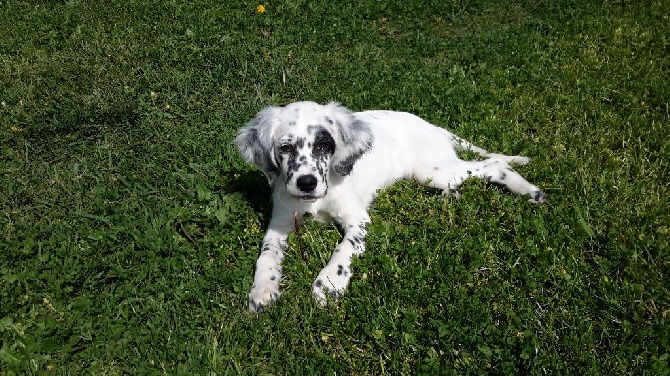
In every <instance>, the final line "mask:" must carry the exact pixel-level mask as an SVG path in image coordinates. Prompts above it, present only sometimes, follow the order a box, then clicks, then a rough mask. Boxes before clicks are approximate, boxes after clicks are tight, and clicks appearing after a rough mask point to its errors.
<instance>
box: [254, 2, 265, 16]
mask: <svg viewBox="0 0 670 376" xmlns="http://www.w3.org/2000/svg"><path fill="white" fill-rule="evenodd" d="M256 12H258V13H260V14H263V13H265V5H263V4H258V6H257V7H256Z"/></svg>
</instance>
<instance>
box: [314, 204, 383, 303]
mask: <svg viewBox="0 0 670 376" xmlns="http://www.w3.org/2000/svg"><path fill="white" fill-rule="evenodd" d="M369 222H370V218H369V217H368V216H367V215H365V217H364V218H361V219H359V220H357V221H356V220H354V221H349V222H348V223H345V224H343V228H344V238H343V239H342V242H340V244H339V245H338V246H337V247H336V248H335V251H334V252H333V256H332V257H331V259H330V261H329V262H328V265H326V267H325V268H323V269H322V270H321V272H320V273H319V275H318V277H316V281H314V283H313V284H312V294H313V295H314V298H315V299H316V301H317V302H319V304H321V305H322V306H325V305H326V304H327V302H328V300H327V298H326V297H327V296H328V295H330V296H331V297H332V298H333V299H337V298H339V297H340V296H341V295H342V294H343V293H344V290H345V289H346V288H347V286H348V285H349V280H350V279H351V261H352V260H351V258H352V257H353V256H358V255H360V254H362V253H363V252H364V251H365V235H366V234H367V230H366V225H367V224H368V223H369Z"/></svg>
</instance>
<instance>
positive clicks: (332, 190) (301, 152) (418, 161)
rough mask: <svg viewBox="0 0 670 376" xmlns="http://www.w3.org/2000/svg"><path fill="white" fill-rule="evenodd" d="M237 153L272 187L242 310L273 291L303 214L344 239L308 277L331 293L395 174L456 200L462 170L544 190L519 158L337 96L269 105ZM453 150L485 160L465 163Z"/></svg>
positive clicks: (319, 294)
mask: <svg viewBox="0 0 670 376" xmlns="http://www.w3.org/2000/svg"><path fill="white" fill-rule="evenodd" d="M235 141H236V143H237V146H238V147H239V150H240V152H241V154H242V155H243V157H244V159H245V160H246V161H247V162H249V163H251V164H253V165H255V166H256V167H258V168H259V169H260V170H261V171H262V172H263V173H264V174H265V176H266V177H267V179H268V182H269V184H270V185H271V186H272V187H273V194H272V199H273V210H272V217H271V219H270V223H269V226H268V229H267V232H266V234H265V237H264V238H263V244H262V247H261V252H260V256H259V257H258V260H257V262H256V273H255V275H254V283H253V286H252V288H251V292H250V293H249V309H250V310H251V311H252V312H259V311H262V310H263V309H264V308H266V307H268V306H270V305H271V304H272V303H273V302H274V301H276V300H277V298H278V297H279V295H280V290H279V281H280V279H281V271H282V269H281V263H282V260H283V258H284V250H285V249H286V246H287V244H286V238H287V237H288V235H289V233H291V232H292V231H294V230H295V228H296V221H298V220H300V221H302V218H303V216H304V215H305V214H306V213H310V214H311V215H312V216H313V218H314V219H316V220H319V221H322V222H330V221H334V222H336V223H337V224H339V225H340V226H341V228H342V231H343V239H342V241H341V242H340V243H339V245H338V246H337V247H336V248H335V250H334V252H333V255H332V258H331V259H330V261H329V262H328V264H327V265H326V266H325V267H324V268H323V269H322V270H321V272H320V273H319V274H318V276H317V277H316V280H315V281H314V283H313V284H312V294H313V296H314V298H315V299H316V301H317V302H318V303H319V304H321V305H323V306H325V305H326V304H327V302H328V298H327V297H328V296H330V297H332V298H333V299H335V300H337V299H338V298H339V297H341V296H342V294H343V293H344V291H345V289H346V287H347V285H348V284H349V281H350V279H351V276H352V271H351V268H350V266H351V262H352V257H353V256H358V255H361V254H362V253H363V252H364V251H365V242H364V239H365V235H366V232H367V230H366V225H367V224H368V223H369V222H370V217H369V216H368V208H369V206H370V204H371V203H372V201H373V199H374V198H375V196H376V194H377V192H378V191H379V190H380V189H382V188H385V187H387V186H389V185H391V184H393V183H394V182H395V181H397V180H399V179H416V180H417V181H419V182H421V183H422V184H424V185H426V186H429V187H433V188H438V189H441V190H443V194H445V195H447V196H452V197H456V198H458V197H459V193H458V190H457V188H458V187H459V185H461V184H462V183H463V181H464V180H466V179H468V178H470V177H477V178H481V179H485V180H486V181H488V182H492V183H496V184H500V185H502V186H504V187H506V188H507V189H508V190H510V191H511V192H513V193H516V194H519V195H528V196H530V199H529V200H530V201H531V202H533V203H541V202H545V201H546V198H545V194H544V193H543V192H542V191H541V190H540V189H539V188H538V187H536V186H535V185H533V184H531V183H529V182H528V181H526V180H525V179H524V178H523V177H522V176H521V175H519V173H517V172H516V171H515V170H514V169H512V167H511V166H510V164H517V165H525V164H526V163H528V162H529V161H530V159H529V158H527V157H522V156H509V155H503V154H495V153H489V152H488V151H486V150H484V149H481V148H479V147H477V146H475V145H473V144H471V143H470V142H468V141H466V140H463V139H461V138H460V137H458V136H456V135H454V134H452V133H451V132H449V131H447V130H445V129H443V128H440V127H438V126H435V125H433V124H430V123H428V122H427V121H425V120H423V119H421V118H420V117H418V116H415V115H412V114H409V113H406V112H394V111H365V112H352V111H351V110H349V109H347V108H346V107H344V106H342V105H340V104H339V103H337V102H331V103H328V104H325V105H320V104H318V103H314V102H296V103H292V104H289V105H287V106H285V107H267V108H265V109H263V110H262V111H260V112H259V113H258V114H257V115H256V117H255V118H253V119H252V120H251V121H249V122H248V123H247V124H246V125H245V126H244V127H242V128H241V129H240V130H239V131H238V134H237V137H236V139H235ZM457 150H469V151H472V152H475V153H477V154H479V155H480V156H482V157H485V158H486V159H485V160H480V161H466V160H462V159H460V158H459V157H458V155H457V154H456V151H457Z"/></svg>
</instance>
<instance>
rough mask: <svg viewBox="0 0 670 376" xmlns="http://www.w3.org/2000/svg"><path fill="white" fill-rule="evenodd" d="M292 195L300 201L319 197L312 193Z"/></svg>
mask: <svg viewBox="0 0 670 376" xmlns="http://www.w3.org/2000/svg"><path fill="white" fill-rule="evenodd" d="M293 197H295V198H296V199H297V200H299V201H302V202H314V201H316V200H318V199H319V198H318V197H316V196H314V195H293Z"/></svg>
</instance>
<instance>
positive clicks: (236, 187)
mask: <svg viewBox="0 0 670 376" xmlns="http://www.w3.org/2000/svg"><path fill="white" fill-rule="evenodd" d="M228 173H229V174H230V175H231V176H234V178H233V179H230V181H229V182H228V184H226V186H225V187H224V188H222V190H221V191H222V193H229V194H238V195H240V196H241V199H243V200H244V201H245V202H246V203H247V204H248V205H249V206H250V207H251V208H252V209H253V211H254V212H255V213H259V214H260V216H261V220H262V222H263V225H264V226H265V227H267V225H268V224H269V222H270V216H271V214H272V187H271V186H270V185H269V184H268V181H267V179H266V178H265V176H263V174H262V173H260V172H259V171H254V170H245V169H239V170H235V171H229V172H228Z"/></svg>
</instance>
